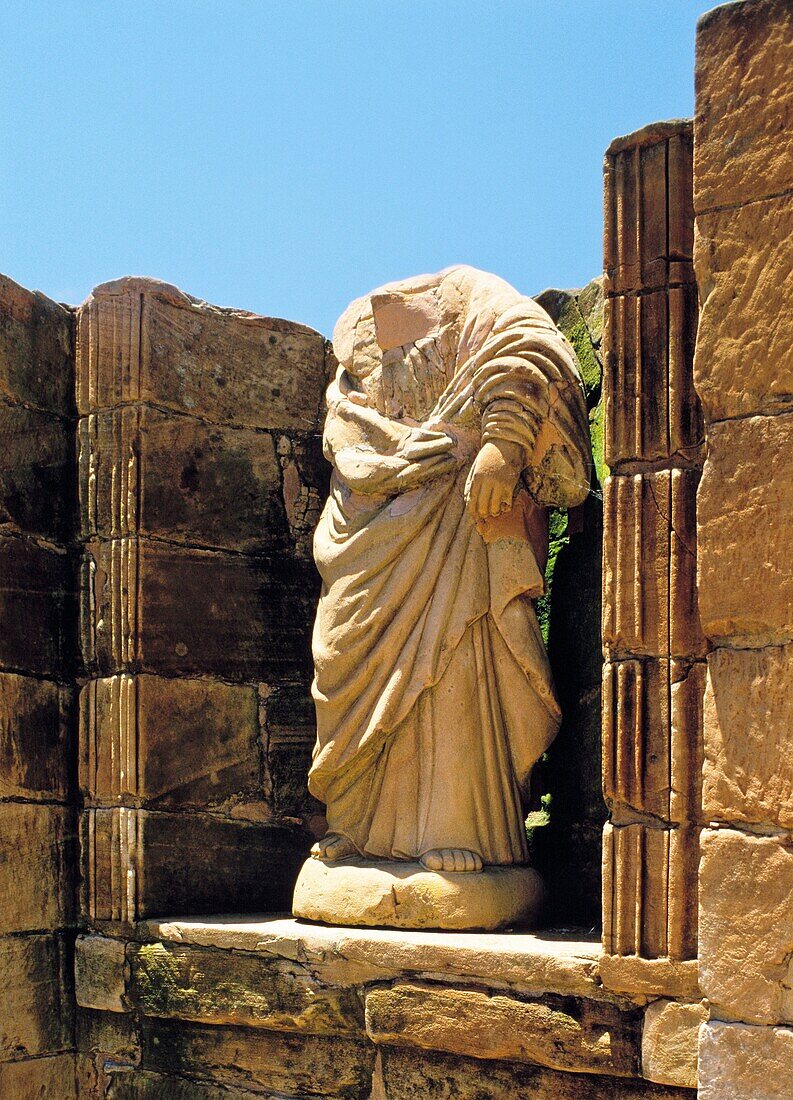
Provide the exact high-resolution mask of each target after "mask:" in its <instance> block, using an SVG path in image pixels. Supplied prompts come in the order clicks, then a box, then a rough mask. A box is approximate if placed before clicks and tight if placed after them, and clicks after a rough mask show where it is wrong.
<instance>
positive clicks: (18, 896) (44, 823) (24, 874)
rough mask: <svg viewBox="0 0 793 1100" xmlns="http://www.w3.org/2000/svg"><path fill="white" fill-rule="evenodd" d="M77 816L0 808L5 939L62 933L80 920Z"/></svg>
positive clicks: (0, 911)
mask: <svg viewBox="0 0 793 1100" xmlns="http://www.w3.org/2000/svg"><path fill="white" fill-rule="evenodd" d="M76 870H77V844H76V835H75V831H74V824H73V815H72V811H71V810H70V809H67V808H66V807H63V806H57V807H56V806H41V805H37V804H36V803H24V802H5V803H0V898H2V899H3V905H2V907H0V934H4V933H7V932H28V931H42V930H44V929H50V928H51V929H56V928H61V927H63V926H64V925H66V924H68V923H70V922H71V921H72V919H73V917H74V903H75V899H74V898H73V897H72V879H73V876H74V874H75V873H76Z"/></svg>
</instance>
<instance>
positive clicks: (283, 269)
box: [0, 0, 712, 333]
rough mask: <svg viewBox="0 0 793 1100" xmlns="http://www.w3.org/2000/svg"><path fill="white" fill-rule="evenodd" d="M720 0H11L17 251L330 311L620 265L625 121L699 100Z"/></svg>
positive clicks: (3, 175) (297, 312)
mask: <svg viewBox="0 0 793 1100" xmlns="http://www.w3.org/2000/svg"><path fill="white" fill-rule="evenodd" d="M710 6H712V5H711V4H709V2H708V0H700V2H690V0H514V2H513V0H478V2H470V0H214V2H210V0H128V2H126V3H125V2H121V0H117V2H116V0H102V2H97V0H93V2H89V0H82V2H77V0H49V2H44V0H6V2H5V3H3V5H2V8H1V9H0V147H1V148H2V155H1V156H0V227H2V235H1V236H0V270H1V271H3V272H5V273H7V274H8V275H10V276H11V277H12V278H14V279H16V280H17V281H18V282H21V283H23V284H24V285H25V286H28V287H31V288H33V287H35V288H37V289H40V290H43V291H44V292H45V293H46V294H49V295H50V296H51V297H53V298H57V299H59V300H61V301H66V302H71V303H76V302H79V301H81V300H82V299H83V298H84V297H85V296H86V295H87V294H88V292H89V291H90V289H91V287H92V286H94V285H95V284H96V283H99V282H103V281H104V280H106V279H112V278H117V277H118V276H120V275H125V274H137V275H152V276H155V277H157V278H161V279H164V280H167V281H168V282H173V283H176V284H177V285H179V286H181V287H182V288H183V289H184V290H186V291H187V292H188V293H191V294H194V295H196V296H198V297H202V298H205V299H207V300H208V301H212V302H216V303H218V304H220V305H231V306H236V307H239V308H243V309H251V310H255V311H257V312H260V313H267V314H271V315H275V316H282V317H289V318H291V319H293V320H299V321H303V322H305V323H306V324H310V325H313V326H314V327H315V328H319V329H320V330H322V331H323V332H326V333H329V332H330V330H331V328H332V326H333V323H334V321H335V318H336V316H337V315H338V314H339V313H340V311H341V310H342V309H343V308H344V306H345V305H346V304H347V302H348V301H349V300H350V299H351V298H353V297H356V296H357V295H359V294H361V293H364V292H366V291H367V290H370V289H372V288H373V287H374V286H376V285H377V284H379V283H382V282H384V281H386V280H389V279H394V278H401V277H404V276H407V275H411V274H416V273H418V272H421V271H434V270H437V269H439V268H441V267H444V266H446V265H448V264H451V263H459V262H464V263H471V264H474V265H475V266H477V267H482V268H485V269H488V270H491V271H495V272H497V273H498V274H500V275H502V276H504V277H505V278H506V279H508V280H510V281H511V282H513V283H514V284H515V285H516V286H518V287H519V288H520V289H521V290H524V291H526V292H529V293H537V292H538V291H540V290H541V289H543V288H544V287H546V286H565V287H569V286H577V285H582V284H583V283H585V282H587V281H588V279H589V278H591V277H592V276H593V275H595V274H597V273H598V272H599V270H600V266H601V225H602V202H601V165H602V157H603V152H604V150H605V148H606V146H607V145H608V143H609V141H610V140H611V139H612V138H613V137H615V136H616V135H618V134H624V133H627V132H629V131H631V130H634V129H637V128H638V127H639V126H643V125H644V124H646V123H648V122H652V121H655V120H657V119H664V118H673V117H680V116H690V115H691V113H692V110H693V64H694V28H695V22H696V18H697V16H698V15H700V14H701V13H702V12H703V11H705V10H707V8H708V7H710Z"/></svg>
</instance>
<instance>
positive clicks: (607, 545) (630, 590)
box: [603, 471, 671, 658]
mask: <svg viewBox="0 0 793 1100" xmlns="http://www.w3.org/2000/svg"><path fill="white" fill-rule="evenodd" d="M670 493H671V475H670V473H669V471H661V472H660V473H657V474H647V475H641V474H636V475H623V476H616V477H610V478H607V479H606V484H605V486H604V504H603V521H604V529H605V532H606V537H605V538H604V543H603V645H604V649H605V651H606V653H607V655H609V656H611V657H612V658H614V657H616V656H619V655H622V654H626V655H634V654H636V655H638V654H647V655H652V656H665V655H666V654H668V650H669V541H670V533H669V515H670Z"/></svg>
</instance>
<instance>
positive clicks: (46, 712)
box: [0, 672, 75, 801]
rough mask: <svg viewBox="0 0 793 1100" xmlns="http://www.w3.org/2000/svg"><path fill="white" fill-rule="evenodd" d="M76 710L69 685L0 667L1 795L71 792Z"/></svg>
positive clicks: (53, 796)
mask: <svg viewBox="0 0 793 1100" xmlns="http://www.w3.org/2000/svg"><path fill="white" fill-rule="evenodd" d="M74 709H75V708H74V702H73V693H72V690H71V688H68V687H65V686H63V685H61V684H56V683H53V681H51V680H39V679H34V678H33V677H32V676H19V675H17V674H16V673H13V672H0V798H24V799H47V800H52V801H65V800H66V799H67V798H68V797H69V793H70V768H69V760H70V757H71V753H72V744H73V736H72V720H73V714H74Z"/></svg>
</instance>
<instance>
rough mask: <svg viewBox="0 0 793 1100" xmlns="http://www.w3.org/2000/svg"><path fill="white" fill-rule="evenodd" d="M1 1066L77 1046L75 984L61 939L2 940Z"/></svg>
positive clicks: (3, 938) (0, 979)
mask: <svg viewBox="0 0 793 1100" xmlns="http://www.w3.org/2000/svg"><path fill="white" fill-rule="evenodd" d="M0 988H2V990H3V996H2V997H0V1062H3V1061H7V1060H11V1059H19V1058H25V1057H33V1056H36V1055H40V1054H49V1053H54V1052H56V1051H61V1050H64V1049H66V1048H68V1047H70V1046H71V1023H72V1008H71V997H72V991H71V982H70V977H69V968H68V963H67V958H66V953H65V951H64V945H63V943H62V942H61V940H60V939H58V937H56V936H4V937H2V938H0Z"/></svg>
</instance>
